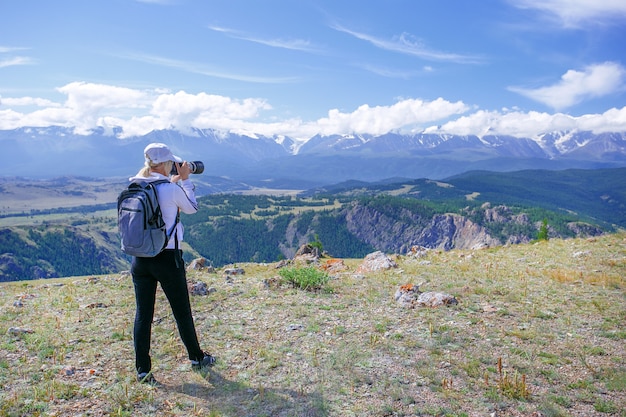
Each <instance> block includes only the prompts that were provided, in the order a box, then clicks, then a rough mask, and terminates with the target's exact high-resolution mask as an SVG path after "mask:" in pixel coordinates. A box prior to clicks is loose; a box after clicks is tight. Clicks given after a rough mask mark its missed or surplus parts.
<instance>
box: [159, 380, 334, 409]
mask: <svg viewBox="0 0 626 417" xmlns="http://www.w3.org/2000/svg"><path fill="white" fill-rule="evenodd" d="M201 375H202V376H203V377H204V379H206V380H207V382H208V384H196V383H184V384H182V385H178V386H175V387H168V388H169V389H171V390H172V391H176V392H178V393H180V394H184V395H187V396H192V397H196V398H198V399H200V400H202V407H203V408H205V409H208V411H209V412H215V413H217V414H218V415H224V416H250V417H252V416H255V417H258V416H272V417H287V416H298V417H324V416H327V415H328V410H327V405H326V403H325V401H324V398H323V396H322V395H321V394H318V393H305V392H298V391H295V390H292V389H281V388H267V387H256V388H254V387H250V386H248V385H246V384H243V383H241V382H235V381H231V380H229V379H227V378H225V377H224V376H223V375H222V374H220V373H219V372H217V371H215V370H214V369H209V370H207V371H202V372H201ZM168 388H166V389H168Z"/></svg>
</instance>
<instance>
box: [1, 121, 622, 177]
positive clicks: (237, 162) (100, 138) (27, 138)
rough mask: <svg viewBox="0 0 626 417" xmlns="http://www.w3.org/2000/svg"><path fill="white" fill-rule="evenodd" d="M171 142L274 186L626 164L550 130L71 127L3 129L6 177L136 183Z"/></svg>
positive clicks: (617, 142) (609, 149)
mask: <svg viewBox="0 0 626 417" xmlns="http://www.w3.org/2000/svg"><path fill="white" fill-rule="evenodd" d="M150 142H164V143H167V144H168V145H169V146H170V147H171V148H172V150H173V152H174V153H175V154H178V155H180V156H181V157H183V158H185V159H187V160H192V161H193V160H201V161H203V162H204V164H205V173H206V174H208V175H212V176H225V177H229V178H233V179H236V180H242V181H248V182H249V183H255V182H256V183H259V184H263V185H265V186H272V184H274V185H275V184H276V183H277V182H279V181H280V182H281V184H282V185H283V186H284V185H285V184H286V183H289V182H290V181H291V182H294V181H295V182H299V183H300V184H304V185H313V186H316V185H324V184H329V183H333V182H339V181H344V180H349V179H355V180H366V181H371V180H381V179H385V178H390V177H407V178H424V177H427V178H432V179H437V178H445V177H447V176H451V175H454V174H458V173H461V172H465V171H468V170H475V169H487V170H492V171H512V170H518V169H536V168H542V169H565V168H589V169H593V168H600V167H602V168H606V167H616V166H626V132H616V133H603V134H597V135H596V134H593V133H591V132H550V133H546V134H543V135H541V136H538V137H535V138H516V137H511V136H497V135H485V136H482V137H478V136H459V135H450V134H428V133H419V134H410V135H406V134H398V133H389V134H385V135H380V136H373V135H357V134H353V135H328V136H322V135H317V136H314V137H312V138H310V139H309V140H307V141H306V142H304V143H302V142H299V141H297V140H294V139H293V138H289V137H286V136H275V137H269V136H264V135H257V134H250V133H233V132H220V131H217V130H211V129H204V130H200V129H194V130H191V131H189V132H186V133H181V132H179V131H176V130H159V131H153V132H150V133H149V134H147V135H144V136H137V137H131V138H125V139H119V138H117V137H115V136H110V135H107V134H105V132H104V131H103V130H96V131H93V132H92V133H91V134H90V135H86V136H85V135H78V134H75V133H74V132H73V129H71V128H66V127H48V128H21V129H16V130H9V131H0V146H1V148H2V154H3V156H4V161H3V170H2V175H3V176H25V177H31V178H43V177H55V176H62V175H79V176H87V177H116V176H131V175H133V174H134V173H136V172H137V171H138V170H139V168H141V166H142V165H143V154H142V152H143V148H144V147H145V146H146V145H147V144H148V143H150Z"/></svg>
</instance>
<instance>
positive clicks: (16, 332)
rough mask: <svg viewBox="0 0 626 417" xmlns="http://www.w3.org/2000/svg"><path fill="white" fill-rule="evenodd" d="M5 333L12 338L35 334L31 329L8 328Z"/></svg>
mask: <svg viewBox="0 0 626 417" xmlns="http://www.w3.org/2000/svg"><path fill="white" fill-rule="evenodd" d="M7 333H8V334H12V335H14V336H19V335H21V334H27V333H28V334H30V333H35V331H34V330H31V329H24V328H22V327H9V329H8V330H7Z"/></svg>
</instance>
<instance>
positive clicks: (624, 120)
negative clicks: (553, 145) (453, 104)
mask: <svg viewBox="0 0 626 417" xmlns="http://www.w3.org/2000/svg"><path fill="white" fill-rule="evenodd" d="M572 130H578V131H592V132H594V133H604V132H624V131H626V107H624V108H622V109H610V110H608V111H606V112H604V113H602V114H587V115H584V116H580V117H574V116H570V115H567V114H563V113H556V114H548V113H540V112H534V111H531V112H527V113H524V112H520V111H512V112H497V111H484V110H480V111H477V112H476V113H473V114H470V115H468V116H463V117H460V118H458V119H456V120H453V121H450V122H448V123H445V124H444V125H442V126H437V127H430V128H428V129H426V130H425V131H426V133H447V134H455V135H477V136H485V135H509V136H515V137H527V138H533V137H537V136H538V135H541V134H543V133H547V132H555V131H572Z"/></svg>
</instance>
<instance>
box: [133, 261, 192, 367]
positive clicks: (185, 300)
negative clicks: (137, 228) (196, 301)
mask: <svg viewBox="0 0 626 417" xmlns="http://www.w3.org/2000/svg"><path fill="white" fill-rule="evenodd" d="M131 273H132V276H133V284H134V286H135V302H136V306H137V309H136V312H135V327H134V331H133V337H134V341H135V366H136V368H137V372H138V373H142V372H150V370H151V369H152V361H151V359H150V335H151V332H152V321H153V318H154V303H155V298H156V289H157V282H158V283H160V284H161V288H162V289H163V292H164V293H165V296H166V297H167V299H168V301H169V303H170V307H171V308H172V313H173V314H174V319H175V320H176V326H177V327H178V332H179V333H180V337H181V339H182V341H183V343H184V344H185V347H186V348H187V353H188V354H189V359H191V360H197V361H199V360H202V358H203V357H204V352H203V351H202V349H201V348H200V345H199V343H198V337H197V335H196V328H195V326H194V322H193V316H192V314H191V305H190V303H189V291H188V290H187V278H186V275H185V265H184V263H183V260H182V252H181V251H179V250H174V249H166V250H164V251H163V252H161V253H160V254H158V255H157V256H155V257H153V258H133V262H132V267H131Z"/></svg>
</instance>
